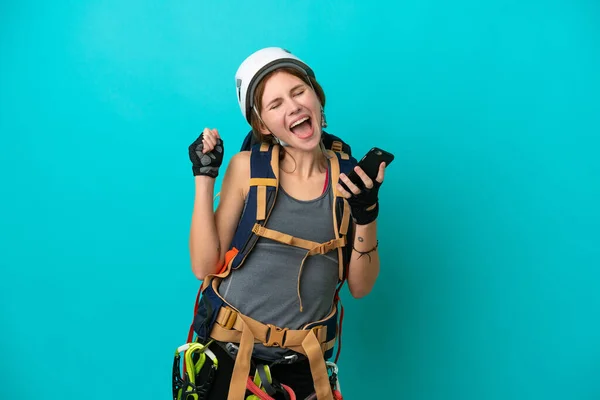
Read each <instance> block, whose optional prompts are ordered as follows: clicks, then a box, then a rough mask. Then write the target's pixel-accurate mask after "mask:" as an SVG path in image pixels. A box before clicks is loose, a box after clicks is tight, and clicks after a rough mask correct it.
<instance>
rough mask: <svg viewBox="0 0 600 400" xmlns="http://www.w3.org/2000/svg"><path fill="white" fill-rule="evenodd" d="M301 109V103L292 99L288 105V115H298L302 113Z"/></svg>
mask: <svg viewBox="0 0 600 400" xmlns="http://www.w3.org/2000/svg"><path fill="white" fill-rule="evenodd" d="M300 109H301V107H300V103H298V102H297V101H296V99H294V98H293V97H291V98H290V101H289V105H288V115H294V114H298V112H300Z"/></svg>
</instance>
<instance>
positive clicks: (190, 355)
mask: <svg viewBox="0 0 600 400" xmlns="http://www.w3.org/2000/svg"><path fill="white" fill-rule="evenodd" d="M209 344H210V342H209V343H208V344H206V345H202V344H200V343H186V344H184V345H182V346H179V347H178V348H177V350H176V351H175V358H174V360H173V400H206V399H207V398H208V394H209V392H210V389H211V387H212V384H213V382H214V379H215V374H216V373H217V370H218V368H219V361H218V360H217V357H216V356H215V354H214V353H213V352H212V351H211V350H210V349H209V348H208V345H209ZM182 353H183V375H182V374H181V364H182V359H181V354H182ZM207 361H208V362H210V366H208V368H203V367H204V366H205V364H206V362H207Z"/></svg>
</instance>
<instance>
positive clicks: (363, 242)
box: [348, 220, 379, 298]
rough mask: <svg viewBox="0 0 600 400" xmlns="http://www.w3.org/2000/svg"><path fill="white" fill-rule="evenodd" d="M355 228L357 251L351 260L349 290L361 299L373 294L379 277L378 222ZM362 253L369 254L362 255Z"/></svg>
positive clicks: (354, 251)
mask: <svg viewBox="0 0 600 400" xmlns="http://www.w3.org/2000/svg"><path fill="white" fill-rule="evenodd" d="M355 227H356V232H355V235H354V242H353V243H352V247H353V249H355V250H352V256H351V259H350V265H349V271H348V288H349V289H350V293H351V294H352V296H354V297H356V298H360V297H364V296H366V295H367V294H369V293H370V292H371V289H373V286H374V285H375V281H376V280H377V276H378V275H379V252H378V250H377V220H375V221H373V222H371V223H369V224H367V225H355ZM373 249H374V250H373ZM370 250H373V251H370ZM369 251H370V252H369ZM361 252H362V253H364V252H368V253H366V254H361Z"/></svg>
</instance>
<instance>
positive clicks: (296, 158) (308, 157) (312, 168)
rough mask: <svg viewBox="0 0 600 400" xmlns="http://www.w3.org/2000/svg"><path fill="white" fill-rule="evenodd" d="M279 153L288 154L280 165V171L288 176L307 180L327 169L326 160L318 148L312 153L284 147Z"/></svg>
mask: <svg viewBox="0 0 600 400" xmlns="http://www.w3.org/2000/svg"><path fill="white" fill-rule="evenodd" d="M281 151H285V152H287V153H288V154H286V155H285V157H284V158H283V160H282V162H281V165H280V169H281V170H282V171H283V172H284V173H286V174H288V175H293V176H295V177H298V178H301V179H309V178H311V177H313V176H314V175H317V174H320V173H323V172H324V171H325V170H326V169H327V160H326V158H325V155H324V154H323V152H322V151H321V147H320V146H317V147H316V148H315V149H314V150H312V151H302V150H298V149H294V148H293V147H285V148H282V149H281Z"/></svg>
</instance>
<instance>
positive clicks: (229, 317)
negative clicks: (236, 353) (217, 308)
mask: <svg viewBox="0 0 600 400" xmlns="http://www.w3.org/2000/svg"><path fill="white" fill-rule="evenodd" d="M221 310H222V311H221V312H223V313H224V315H223V316H219V322H220V321H223V322H220V325H221V326H223V328H225V329H227V330H231V329H233V326H234V325H235V321H236V320H237V312H235V311H233V310H232V309H231V308H229V307H225V308H222V309H221Z"/></svg>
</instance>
